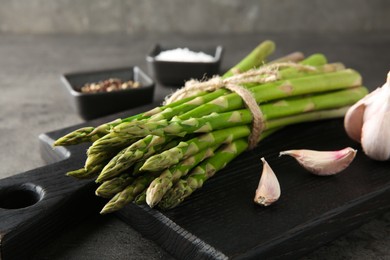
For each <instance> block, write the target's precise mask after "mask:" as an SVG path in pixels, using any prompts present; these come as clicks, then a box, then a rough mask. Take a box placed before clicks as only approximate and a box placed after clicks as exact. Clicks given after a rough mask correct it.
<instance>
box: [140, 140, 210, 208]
mask: <svg viewBox="0 0 390 260" xmlns="http://www.w3.org/2000/svg"><path fill="white" fill-rule="evenodd" d="M216 148H217V146H213V147H210V148H207V149H204V150H202V151H200V152H199V153H197V154H195V155H193V156H190V157H188V158H187V159H186V160H183V161H181V162H179V163H178V164H176V165H174V166H172V167H170V168H169V169H166V170H165V171H164V172H163V173H161V175H160V176H158V177H157V178H156V179H154V180H153V182H152V183H151V184H150V185H149V187H148V189H147V191H146V203H147V204H148V205H149V206H150V207H154V206H155V205H156V204H157V203H158V202H159V201H160V200H161V198H162V197H163V196H164V194H165V193H166V192H167V191H168V190H169V189H170V188H171V187H172V185H173V184H174V183H175V182H176V181H177V180H178V179H179V178H180V177H182V176H185V175H186V174H187V173H188V171H190V170H191V169H192V168H193V167H195V166H196V165H197V164H198V163H200V162H201V161H203V160H204V159H206V158H208V157H210V156H213V152H214V150H215V149H216Z"/></svg>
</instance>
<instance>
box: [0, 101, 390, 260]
mask: <svg viewBox="0 0 390 260" xmlns="http://www.w3.org/2000/svg"><path fill="white" fill-rule="evenodd" d="M146 109H147V107H143V108H138V109H135V110H130V111H127V112H124V113H121V114H118V115H116V116H114V117H106V118H102V119H98V120H94V121H91V122H88V123H86V124H85V125H98V124H100V123H102V122H106V121H108V120H111V119H113V118H115V117H123V116H125V115H131V114H134V113H138V112H140V111H143V110H146ZM81 126H82V125H77V126H74V127H71V128H67V129H62V130H58V131H54V132H50V133H47V134H43V135H41V136H40V143H41V152H42V156H43V158H44V159H45V160H46V161H47V162H50V163H54V162H55V163H54V164H51V165H49V166H46V167H42V168H38V169H36V170H33V171H29V172H26V173H22V174H19V175H16V176H12V177H9V178H6V179H2V180H0V220H1V221H0V242H1V243H0V249H1V251H0V258H1V259H14V258H16V257H21V256H23V255H25V254H27V253H28V252H30V251H31V250H32V248H34V247H37V246H39V245H42V244H43V243H44V241H46V240H47V239H49V238H50V237H51V236H53V235H54V234H55V232H57V231H58V229H61V228H64V227H65V226H66V225H68V224H69V223H71V222H72V221H78V219H77V218H79V219H80V218H82V217H87V216H88V214H97V212H98V210H97V209H98V208H99V207H101V205H102V204H101V203H102V202H104V201H102V200H101V199H97V198H96V197H95V196H93V193H94V189H95V185H94V184H93V182H91V181H77V180H74V179H72V178H69V177H65V176H64V174H65V172H66V171H68V170H72V169H77V168H79V167H81V166H82V165H83V162H84V160H85V149H86V147H87V146H85V145H81V146H75V147H69V148H67V149H64V148H56V149H53V148H52V142H53V140H54V139H56V138H58V137H59V136H62V135H63V134H65V133H67V132H69V131H71V130H72V129H76V128H78V127H81ZM346 146H351V147H354V148H356V149H358V154H357V157H356V158H355V160H354V161H353V163H352V164H351V165H350V167H348V168H347V169H346V170H345V171H343V172H342V173H340V174H338V175H336V176H330V177H319V176H314V175H311V174H310V173H308V172H307V171H305V170H304V169H303V168H301V167H300V166H299V165H298V164H297V163H296V162H295V161H294V160H293V159H292V158H289V157H279V156H278V154H279V151H282V150H286V149H300V148H305V149H316V150H336V149H341V148H344V147H346ZM261 157H265V158H266V160H267V161H268V162H269V164H270V165H271V167H272V168H273V170H274V171H275V173H276V175H277V177H278V179H279V182H280V185H281V189H282V196H281V198H280V200H279V201H278V202H277V203H276V204H274V205H272V206H270V207H267V208H264V207H259V206H257V205H255V204H254V203H253V202H252V201H253V196H254V192H255V189H256V187H257V183H258V181H259V178H260V173H261V169H262V164H261V161H260V158H261ZM389 169H390V162H376V161H372V160H370V159H368V158H367V157H366V156H365V155H364V154H363V152H362V151H361V148H360V146H359V144H357V143H354V142H353V141H351V140H350V139H349V138H348V137H347V136H346V134H345V132H344V130H343V125H342V121H341V120H327V121H322V122H318V123H306V124H299V125H295V126H290V127H287V128H285V129H283V130H281V131H279V132H278V133H276V134H274V135H272V136H270V137H269V138H267V139H265V140H264V141H262V142H261V143H260V145H259V147H258V148H256V149H255V150H252V151H248V152H245V153H244V154H242V155H241V156H240V157H239V158H237V159H236V160H234V161H233V162H232V163H230V164H229V165H228V166H227V167H226V168H225V169H224V170H222V171H220V172H218V173H217V175H216V176H215V177H214V178H212V179H210V180H209V181H208V182H206V183H205V185H204V186H203V188H202V189H201V190H199V191H197V192H195V193H194V194H193V195H192V196H191V197H190V198H189V199H188V200H187V201H185V202H184V203H183V204H182V205H180V206H179V207H177V208H175V209H173V210H170V211H166V212H161V211H159V210H157V209H149V208H148V207H146V206H137V205H134V204H131V205H129V206H127V207H126V208H124V209H123V210H121V211H120V212H118V213H116V214H117V215H118V216H119V217H120V218H122V219H123V220H124V221H126V222H127V223H129V224H131V225H132V226H133V227H134V228H135V229H137V230H138V231H139V232H140V233H141V234H143V235H144V236H146V237H148V238H150V239H152V240H154V241H156V242H157V243H158V244H160V245H161V247H162V248H164V249H166V250H167V251H168V252H170V253H171V254H172V255H173V256H175V257H177V258H178V259H184V258H191V259H193V258H196V259H259V258H262V257H264V258H271V257H272V258H275V259H293V258H298V257H300V256H302V255H304V254H306V253H308V252H310V251H312V250H314V249H315V248H317V247H319V246H321V245H323V244H325V243H327V242H329V241H331V240H333V239H335V238H336V237H338V236H340V235H342V234H344V233H345V232H348V231H349V230H351V229H353V228H355V227H357V226H359V225H361V224H362V223H364V222H366V221H368V220H369V219H370V218H372V217H374V216H376V215H378V214H381V213H382V212H384V211H386V210H388V209H389V206H388V205H389V198H390V173H389ZM16 193H17V194H22V195H21V196H20V198H25V197H26V196H27V197H28V196H32V194H33V198H32V199H31V200H32V201H31V204H32V205H31V206H28V207H24V208H18V207H20V206H26V205H21V204H20V202H18V201H11V202H9V200H8V199H7V198H9V195H10V194H16ZM34 194H35V195H34ZM37 194H38V195H37ZM80 197H81V198H82V199H80ZM35 202H36V203H35ZM12 203H16V204H15V207H14V208H13V209H9V208H10V207H11V208H12ZM18 203H19V204H18ZM34 203H35V204H34ZM82 205H89V207H85V206H82ZM4 207H7V208H8V209H5V208H4ZM70 209H71V210H72V211H73V212H75V211H76V210H77V215H76V216H77V217H70V216H75V214H71V213H70V214H69V210H70ZM65 212H68V213H67V214H65ZM22 249H23V250H22Z"/></svg>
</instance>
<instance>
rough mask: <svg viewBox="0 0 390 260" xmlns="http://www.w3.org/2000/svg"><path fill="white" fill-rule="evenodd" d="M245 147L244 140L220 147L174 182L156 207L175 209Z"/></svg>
mask: <svg viewBox="0 0 390 260" xmlns="http://www.w3.org/2000/svg"><path fill="white" fill-rule="evenodd" d="M247 147H248V142H247V140H245V139H238V140H235V141H233V142H231V143H229V144H227V145H225V146H223V147H221V148H220V149H218V150H217V151H216V152H215V155H214V156H213V157H210V158H208V159H207V160H205V161H203V162H202V163H201V164H200V165H198V166H197V167H196V168H195V169H194V170H192V171H191V173H190V174H189V175H188V176H187V177H186V178H184V179H181V180H179V181H178V182H176V184H175V185H174V186H173V187H172V188H171V189H170V190H169V191H168V192H167V193H166V194H165V196H164V197H163V198H162V199H161V201H160V203H159V204H158V206H159V207H160V208H161V209H170V208H173V207H176V206H177V205H179V204H180V203H181V202H182V201H183V200H184V199H185V198H187V197H188V196H189V195H191V194H192V193H193V192H194V191H195V190H196V189H199V188H201V187H202V185H203V183H204V182H205V181H206V180H207V179H209V178H210V177H211V176H213V175H214V174H215V173H216V172H217V171H219V170H221V169H222V168H224V167H225V166H226V165H227V164H228V163H229V162H230V161H232V160H233V159H234V158H236V157H237V156H238V155H240V154H241V153H242V152H244V151H245V150H246V149H247Z"/></svg>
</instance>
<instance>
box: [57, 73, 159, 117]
mask: <svg viewBox="0 0 390 260" xmlns="http://www.w3.org/2000/svg"><path fill="white" fill-rule="evenodd" d="M109 78H118V79H120V80H122V81H128V80H133V81H138V82H139V83H140V84H141V86H140V87H138V88H134V89H125V90H118V91H112V92H99V93H82V92H81V87H82V86H83V85H84V84H86V83H92V82H98V81H102V80H106V79H109ZM61 80H62V82H63V83H64V86H65V88H66V90H67V92H68V94H69V97H70V100H71V104H72V106H73V108H74V109H75V110H76V112H78V113H79V115H80V116H81V118H83V119H84V120H90V119H94V118H97V117H101V116H105V115H109V114H113V113H116V112H120V111H123V110H126V109H130V108H134V107H137V106H141V105H145V104H148V103H151V102H153V95H154V85H155V84H154V82H153V80H152V79H151V78H150V77H149V76H147V75H146V74H145V73H144V72H143V71H142V70H141V69H140V68H138V67H136V66H134V67H127V68H118V69H107V70H99V71H88V72H74V73H67V74H64V75H63V76H62V77H61Z"/></svg>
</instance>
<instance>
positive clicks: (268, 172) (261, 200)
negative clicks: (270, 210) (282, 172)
mask: <svg viewBox="0 0 390 260" xmlns="http://www.w3.org/2000/svg"><path fill="white" fill-rule="evenodd" d="M261 161H262V162H263V171H262V174H261V178H260V181H259V185H258V187H257V189H256V193H255V198H254V202H255V203H256V204H259V205H262V206H269V205H271V204H272V203H274V202H275V201H277V200H278V199H279V197H280V185H279V181H278V179H277V178H276V175H275V173H274V171H273V170H272V169H271V167H270V166H269V164H268V163H267V161H266V160H265V159H264V158H261Z"/></svg>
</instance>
